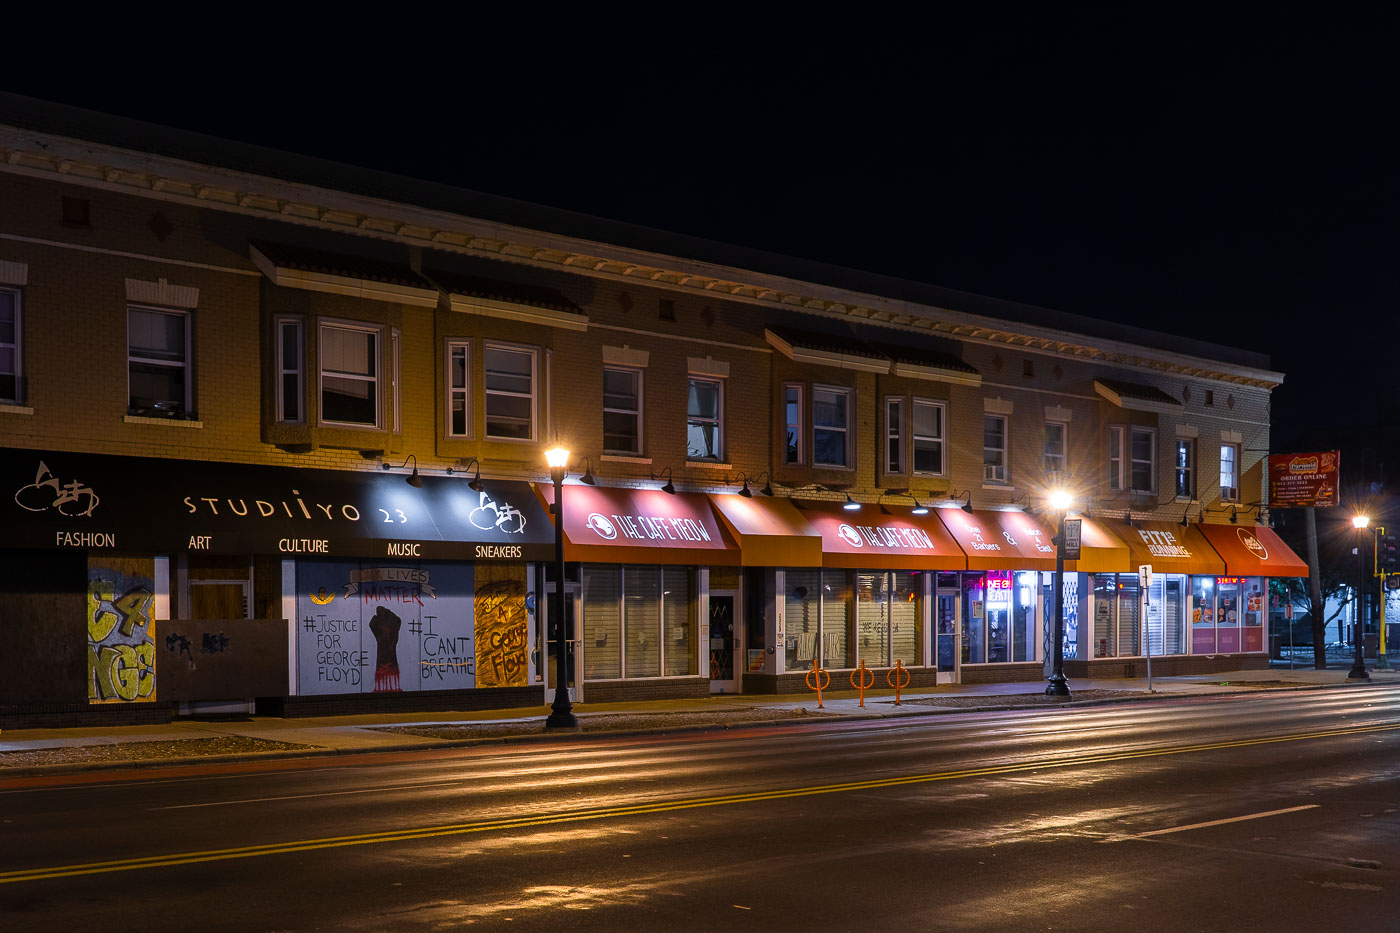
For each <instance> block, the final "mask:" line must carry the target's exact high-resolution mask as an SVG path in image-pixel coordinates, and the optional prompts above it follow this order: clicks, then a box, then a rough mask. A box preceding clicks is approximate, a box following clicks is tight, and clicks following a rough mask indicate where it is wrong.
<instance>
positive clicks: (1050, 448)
mask: <svg viewBox="0 0 1400 933" xmlns="http://www.w3.org/2000/svg"><path fill="white" fill-rule="evenodd" d="M1068 450H1069V425H1067V424H1065V423H1064V422H1063V421H1047V422H1045V472H1046V473H1063V472H1065V469H1066V467H1068V466H1069V454H1068Z"/></svg>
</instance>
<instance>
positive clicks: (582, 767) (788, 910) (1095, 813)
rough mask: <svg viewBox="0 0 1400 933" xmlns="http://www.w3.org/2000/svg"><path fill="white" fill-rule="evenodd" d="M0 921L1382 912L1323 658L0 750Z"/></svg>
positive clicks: (1222, 922) (1059, 926) (1368, 777)
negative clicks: (349, 742)
mask: <svg viewBox="0 0 1400 933" xmlns="http://www.w3.org/2000/svg"><path fill="white" fill-rule="evenodd" d="M0 820H3V823H0V929H3V930H5V931H6V933H13V931H20V930H45V931H57V930H101V931H118V930H196V929H199V930H298V931H300V930H395V931H406V930H424V929H426V930H432V929H458V928H461V927H465V926H471V925H475V926H476V927H477V928H479V929H490V930H495V929H510V930H548V931H558V930H570V931H573V930H578V931H629V933H641V931H651V930H664V931H668V933H669V931H681V930H803V931H826V930H860V931H890V930H920V931H941V930H997V931H1010V930H1105V931H1108V930H1112V931H1124V930H1128V931H1152V930H1222V931H1232V933H1234V931H1248V930H1266V931H1275V930H1280V931H1283V930H1288V931H1291V930H1309V931H1332V930H1345V931H1348V933H1359V931H1369V930H1377V931H1381V930H1384V931H1394V930H1397V929H1400V877H1397V868H1400V693H1397V692H1395V690H1394V688H1393V687H1391V688H1388V687H1344V688H1335V689H1327V690H1308V691H1299V692H1282V693H1278V692H1275V693H1268V694H1261V695H1250V696H1218V697H1198V698H1191V699H1181V700H1169V701H1161V702H1152V703H1129V704H1121V705H1116V706H1109V707H1099V708H1082V709H1061V710H1047V711H1034V712H1007V713H980V714H954V715H947V714H945V715H939V716H930V717H927V718H918V719H914V720H898V721H892V722H891V721H881V722H847V723H837V724H823V725H820V726H812V725H803V726H793V727H784V728H767V729H763V730H752V731H737V732H736V731H727V732H718V733H712V734H708V733H707V734H695V733H687V734H684V735H678V736H675V737H659V738H658V737H648V738H645V739H615V740H606V739H597V738H590V739H587V740H572V739H571V740H570V741H568V742H566V743H560V744H541V745H537V746H522V747H502V746H488V747H483V748H477V749H471V750H465V751H461V750H459V751H432V752H421V753H412V754H395V755H379V756H366V757H365V758H363V759H361V760H359V761H356V762H353V763H346V762H343V761H324V760H318V761H292V762H277V763H272V762H269V763H264V764H260V765H251V764H242V765H225V766H218V767H202V768H188V769H181V770H166V771H153V772H144V773H135V772H131V773H123V774H118V773H107V774H98V775H85V776H71V775H70V776H65V777H62V778H58V777H55V778H52V779H49V778H43V779H33V778H31V779H23V778H13V779H4V780H0Z"/></svg>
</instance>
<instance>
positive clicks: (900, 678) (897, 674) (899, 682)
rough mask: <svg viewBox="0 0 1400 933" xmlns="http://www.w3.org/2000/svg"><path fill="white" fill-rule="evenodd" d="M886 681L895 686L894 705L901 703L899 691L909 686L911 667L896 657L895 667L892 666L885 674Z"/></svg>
mask: <svg viewBox="0 0 1400 933" xmlns="http://www.w3.org/2000/svg"><path fill="white" fill-rule="evenodd" d="M885 683H887V684H889V685H890V686H891V687H893V688H894V705H895V706H898V705H899V692H900V691H901V690H903V689H904V688H905V687H907V686H909V669H908V668H906V667H905V666H904V662H903V661H901V660H899V659H898V658H896V659H895V662H894V667H892V668H890V670H889V673H887V674H886V675H885Z"/></svg>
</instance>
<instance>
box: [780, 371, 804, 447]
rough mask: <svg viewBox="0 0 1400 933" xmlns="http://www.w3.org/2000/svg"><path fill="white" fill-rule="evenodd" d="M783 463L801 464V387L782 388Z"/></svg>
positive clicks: (789, 384)
mask: <svg viewBox="0 0 1400 933" xmlns="http://www.w3.org/2000/svg"><path fill="white" fill-rule="evenodd" d="M783 432H784V438H783V463H785V464H794V463H801V462H802V386H801V385H800V384H798V383H795V382H789V383H786V384H785V385H784V386H783Z"/></svg>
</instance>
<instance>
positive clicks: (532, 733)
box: [0, 667, 1400, 777]
mask: <svg viewBox="0 0 1400 933" xmlns="http://www.w3.org/2000/svg"><path fill="white" fill-rule="evenodd" d="M1370 673H1371V683H1372V684H1375V685H1390V686H1397V687H1400V671H1375V670H1372V671H1371V672H1370ZM1346 675H1347V668H1345V667H1338V668H1333V669H1329V670H1325V671H1317V670H1311V669H1307V670H1303V669H1298V670H1291V671H1290V670H1287V669H1278V668H1275V669H1269V670H1251V671H1234V672H1228V673H1222V674H1213V675H1192V676H1183V677H1158V678H1154V681H1153V693H1151V694H1149V693H1148V692H1147V679H1146V678H1145V677H1141V678H1135V679H1114V680H1071V681H1070V687H1071V690H1072V691H1073V695H1072V696H1071V698H1070V700H1069V701H1068V702H1069V703H1070V704H1071V705H1097V704H1101V703H1113V702H1150V701H1151V700H1153V699H1154V698H1157V697H1163V696H1180V695H1195V694H1220V693H1237V692H1250V693H1254V692H1258V691H1260V690H1264V689H1304V688H1309V687H1320V686H1341V685H1345V684H1347V683H1348V681H1347V676H1346ZM1064 702H1065V701H1052V700H1048V699H1047V698H1046V697H1045V696H1044V684H1043V683H1039V682H1029V683H996V684H958V685H947V686H942V687H938V688H936V689H924V690H918V691H913V692H911V693H906V694H904V696H903V702H902V703H901V704H900V705H899V706H896V705H895V704H894V696H893V694H892V692H891V691H889V690H888V689H885V690H879V691H872V692H870V693H867V695H866V698H865V706H864V708H862V707H861V706H860V703H859V699H858V697H857V695H856V693H855V691H853V690H841V691H830V692H827V693H824V695H823V703H822V708H821V709H820V710H818V708H817V701H816V697H815V695H813V694H801V695H799V694H786V695H782V696H751V695H742V694H725V695H718V696H713V697H708V698H704V699H693V700H650V701H644V702H625V703H597V704H593V703H580V704H578V705H576V706H575V708H574V712H575V714H576V715H577V716H578V718H579V720H580V722H581V724H582V725H583V727H584V730H585V732H587V733H588V734H590V735H600V734H604V735H617V734H625V733H632V734H637V733H643V734H645V733H662V732H677V731H692V730H700V729H724V728H734V727H743V726H756V725H773V724H779V723H783V724H792V723H796V722H801V721H803V720H806V721H813V720H815V719H817V718H819V717H820V718H822V719H824V720H827V719H832V718H843V719H861V718H866V719H876V718H888V717H892V716H929V715H946V714H948V713H956V712H969V711H985V710H989V709H999V710H1004V709H1025V708H1044V707H1046V706H1050V705H1062V704H1063V703H1064ZM548 713H549V708H548V706H546V705H544V704H541V705H540V706H536V707H530V708H526V709H510V710H479V711H473V712H433V713H402V714H374V715H357V716H327V717H319V718H314V719H279V718H265V717H250V718H246V719H194V720H179V721H176V722H171V723H162V724H159V725H150V726H103V727H91V726H88V727H76V728H71V729H15V730H6V731H5V732H4V733H0V776H6V777H7V776H17V775H21V774H39V773H45V774H52V773H65V772H74V771H91V770H103V769H114V768H130V767H152V766H170V765H187V764H192V763H214V762H227V761H238V760H256V759H263V760H265V759H270V758H305V757H313V756H327V755H345V754H355V753H365V752H380V751H403V750H419V749H431V748H452V747H461V746H464V745H473V744H480V743H485V742H495V743H502V742H509V743H512V744H514V743H519V742H549V741H557V740H558V739H560V738H561V737H568V736H570V735H571V734H570V733H564V734H563V735H562V736H561V735H560V734H558V733H554V734H546V733H544V731H543V725H544V718H545V716H546V715H548Z"/></svg>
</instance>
